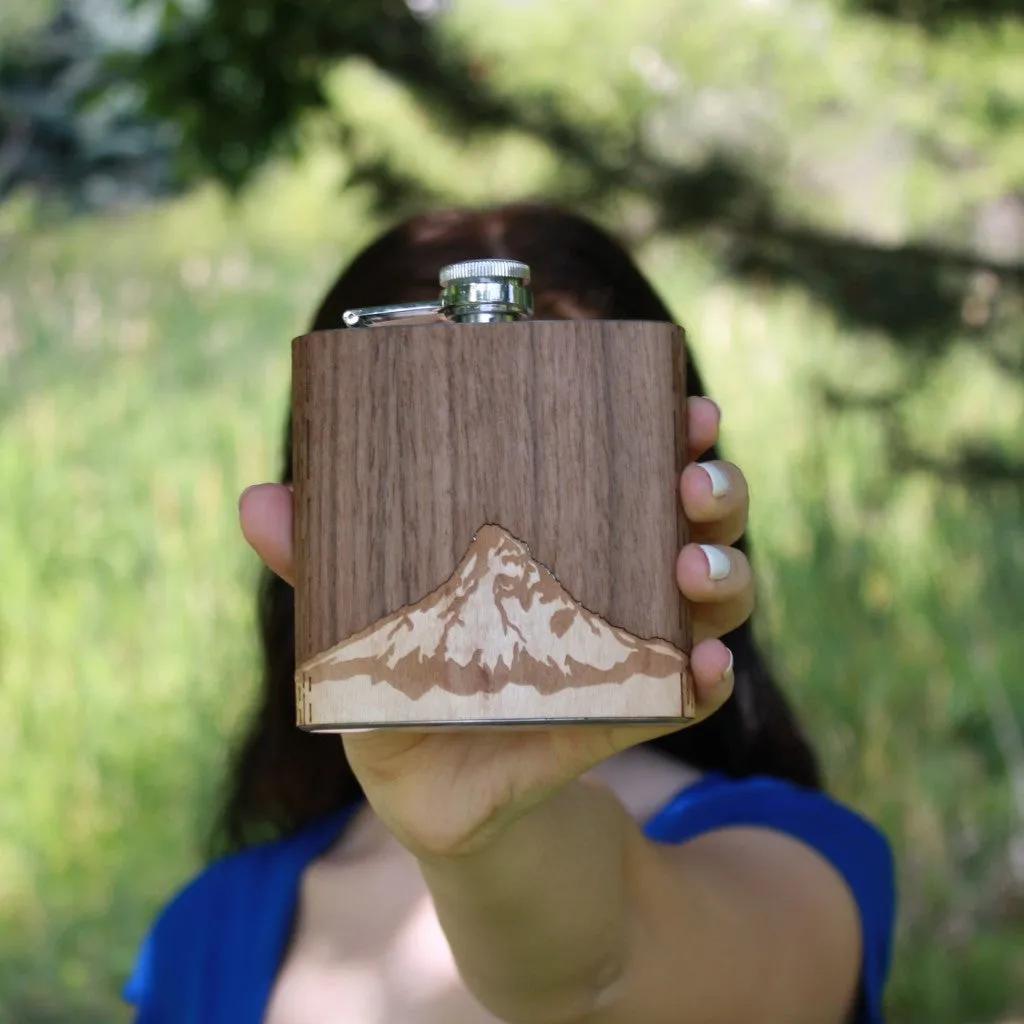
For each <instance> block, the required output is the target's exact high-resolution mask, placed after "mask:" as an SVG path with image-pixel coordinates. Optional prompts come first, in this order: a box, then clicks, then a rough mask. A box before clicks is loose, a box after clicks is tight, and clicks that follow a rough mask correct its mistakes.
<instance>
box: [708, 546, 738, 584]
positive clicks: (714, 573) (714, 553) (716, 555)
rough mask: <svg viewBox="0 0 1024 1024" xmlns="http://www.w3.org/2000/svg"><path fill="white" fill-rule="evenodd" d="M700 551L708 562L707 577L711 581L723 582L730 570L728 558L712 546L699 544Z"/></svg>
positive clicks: (730, 565)
mask: <svg viewBox="0 0 1024 1024" xmlns="http://www.w3.org/2000/svg"><path fill="white" fill-rule="evenodd" d="M700 549H701V551H703V552H704V557H705V558H707V560H708V576H710V577H711V579H713V580H724V579H725V577H726V576H728V575H729V572H730V571H731V569H732V562H731V561H730V559H729V556H728V555H727V554H726V553H725V552H724V551H723V550H722V549H721V548H719V547H715V545H714V544H701V545H700Z"/></svg>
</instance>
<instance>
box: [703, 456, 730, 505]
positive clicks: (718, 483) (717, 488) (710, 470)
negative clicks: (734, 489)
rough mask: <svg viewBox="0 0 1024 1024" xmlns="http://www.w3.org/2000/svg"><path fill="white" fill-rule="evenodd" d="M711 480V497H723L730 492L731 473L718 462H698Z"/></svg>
mask: <svg viewBox="0 0 1024 1024" xmlns="http://www.w3.org/2000/svg"><path fill="white" fill-rule="evenodd" d="M697 465H698V466H699V467H700V468H701V469H703V470H704V472H705V473H707V476H708V479H709V480H710V481H711V497H712V498H721V497H722V496H723V495H725V494H728V493H729V474H728V473H726V471H725V470H724V469H722V467H721V466H720V465H718V463H717V462H698V463H697Z"/></svg>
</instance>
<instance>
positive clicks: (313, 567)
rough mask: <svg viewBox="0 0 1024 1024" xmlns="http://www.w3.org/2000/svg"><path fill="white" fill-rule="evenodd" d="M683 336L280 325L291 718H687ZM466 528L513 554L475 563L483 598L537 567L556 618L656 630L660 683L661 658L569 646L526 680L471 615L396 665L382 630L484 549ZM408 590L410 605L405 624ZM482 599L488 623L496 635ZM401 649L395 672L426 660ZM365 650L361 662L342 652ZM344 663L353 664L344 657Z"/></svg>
mask: <svg viewBox="0 0 1024 1024" xmlns="http://www.w3.org/2000/svg"><path fill="white" fill-rule="evenodd" d="M683 345H684V338H683V333H682V331H681V329H679V328H678V327H675V326H674V325H671V324H663V323H653V322H625V321H614V322H610V321H550V322H546V321H526V322H521V323H515V324H488V325H469V324H432V325H428V326H424V325H420V326H411V327H378V328H368V329H361V330H343V331H328V332H318V333H314V334H308V335H304V336H303V337H301V338H297V339H296V340H295V342H294V343H293V350H292V351H293V418H294V427H293V444H294V451H293V457H294V488H295V507H296V522H295V545H296V573H297V579H296V658H297V664H298V666H299V670H298V671H297V673H296V685H297V696H298V697H299V713H298V719H299V723H300V724H301V725H303V726H304V727H307V728H327V727H332V726H341V725H362V724H373V725H380V724H416V723H427V722H429V723H433V724H445V723H448V722H460V721H461V722H466V721H474V722H477V721H480V722H488V721H494V722H504V721H528V720H529V721H543V720H552V719H573V720H575V719H579V718H587V719H595V718H597V719H606V718H612V719H621V718H636V719H650V718H687V717H690V716H691V715H692V713H693V694H692V688H691V685H690V680H689V673H688V671H687V668H686V664H687V663H686V657H685V655H686V654H687V653H688V652H689V649H690V624H689V615H688V606H687V604H686V602H685V601H683V600H682V598H681V597H680V594H679V591H678V588H677V586H676V583H675V562H676V556H677V554H678V551H679V548H680V547H681V546H682V544H683V543H685V541H686V538H687V534H688V531H687V524H686V522H685V519H684V517H683V515H682V510H681V507H680V502H679V495H678V481H679V474H680V473H681V472H682V469H683V466H684V465H685V461H686V438H685V427H686V416H685V394H686V389H685V379H684V372H685V359H684V350H683ZM489 526H493V527H495V528H497V529H496V532H495V531H492V532H491V533H488V532H487V528H488V527H489ZM481 536H483V537H490V538H491V539H492V540H493V541H494V544H498V545H499V546H500V544H505V545H506V547H505V555H506V556H509V557H512V556H510V555H509V551H511V550H512V549H515V552H514V554H515V557H514V558H513V559H512V561H513V562H515V564H516V565H518V566H520V567H519V568H517V569H516V570H515V571H514V572H513V573H512V574H511V576H510V572H509V570H508V568H507V565H506V566H505V568H503V569H502V570H501V571H500V572H497V573H492V574H491V576H490V577H489V578H488V581H487V587H489V588H490V590H489V592H493V593H498V592H499V591H498V590H495V589H494V586H495V581H496V580H498V581H499V582H500V581H501V580H505V583H503V584H502V586H505V587H506V589H507V585H508V580H509V579H511V578H513V577H515V578H519V577H522V578H523V579H525V578H527V577H529V578H530V579H533V580H535V581H536V580H537V579H540V578H541V577H543V576H545V574H547V575H549V576H550V578H551V583H552V584H554V586H555V587H556V588H557V589H558V592H559V595H560V596H559V597H558V601H559V602H561V605H563V606H565V607H562V608H561V611H562V614H563V616H564V615H567V614H569V613H570V612H569V611H566V608H568V609H569V610H570V611H571V610H575V611H576V612H577V613H579V612H586V613H589V614H590V615H591V616H593V617H595V621H599V622H600V623H601V624H603V626H605V627H607V628H608V629H610V630H611V631H613V632H615V633H616V635H617V636H619V637H620V639H621V638H624V637H626V636H627V635H628V636H630V637H632V638H634V639H635V640H639V641H661V642H662V643H661V644H658V645H655V646H657V647H658V648H666V647H667V648H671V649H674V651H675V652H676V654H677V655H678V657H679V662H678V665H679V670H678V681H677V682H672V673H671V672H669V673H668V674H667V675H666V671H667V670H665V671H663V670H664V668H665V666H664V664H662V665H661V668H659V669H657V670H656V671H653V672H647V671H646V670H644V671H640V672H639V673H634V674H633V677H631V678H632V681H630V679H627V678H625V677H623V678H612V676H609V675H608V674H607V673H605V676H604V677H602V679H601V680H600V681H599V680H598V676H595V675H594V674H593V673H590V674H588V673H587V672H586V671H582V670H581V669H580V663H579V658H578V657H575V656H574V657H575V660H576V662H577V665H576V668H575V669H574V670H573V672H574V673H575V674H573V673H572V672H570V673H568V674H566V673H562V675H561V677H560V679H559V680H558V682H557V684H556V683H550V684H549V685H547V684H544V683H543V682H542V681H541V678H540V675H539V674H538V671H534V672H533V675H532V676H531V675H529V673H526V675H525V676H524V675H523V673H522V672H519V673H518V674H516V673H512V674H511V675H509V673H508V672H505V673H504V674H502V672H501V671H500V670H498V669H497V668H496V666H497V664H498V662H499V661H501V659H500V658H497V657H496V655H495V652H496V651H497V650H498V648H499V647H501V645H502V643H503V642H504V641H503V640H502V639H501V638H500V637H498V636H497V634H495V635H493V636H492V637H491V638H490V639H487V637H488V634H486V632H480V629H482V628H483V627H482V626H480V627H479V628H477V629H476V632H473V631H470V633H471V634H472V637H475V639H471V638H469V634H467V635H466V636H463V637H462V639H461V640H460V641H459V643H460V644H461V645H462V646H461V647H460V648H459V651H460V653H458V654H457V655H451V656H450V657H448V659H447V660H448V662H449V663H451V664H450V666H449V669H448V670H446V671H444V672H441V671H438V672H437V679H436V683H435V684H434V685H432V686H431V685H426V684H424V682H423V679H424V678H426V677H425V676H424V675H423V674H422V673H421V675H420V676H419V677H418V678H419V679H420V681H419V682H415V681H414V680H413V678H412V676H411V675H410V674H409V672H408V671H404V670H402V671H399V670H397V669H396V665H397V661H396V657H397V656H396V655H395V654H394V651H393V650H391V649H390V648H388V646H387V644H386V643H385V642H384V639H385V637H386V635H387V630H389V629H393V628H394V626H395V623H396V622H398V621H400V620H402V619H403V617H404V620H405V621H407V622H409V621H414V620H415V621H416V622H418V623H419V624H420V625H419V626H417V629H420V630H421V632H423V636H424V637H426V635H427V633H429V629H428V628H427V626H426V622H427V619H426V618H424V617H423V614H422V613H424V612H425V610H426V608H427V607H428V606H429V607H434V606H435V605H436V602H437V600H438V595H442V596H443V595H444V594H445V593H447V594H448V595H449V598H450V597H451V594H453V593H456V591H457V590H458V586H459V585H460V584H465V582H466V579H467V577H468V576H471V575H472V573H473V571H474V570H473V568H472V566H473V564H474V562H473V559H474V558H476V559H477V562H478V563H479V561H480V558H481V556H482V555H483V554H485V553H483V552H482V551H481V550H480V545H479V538H480V537H481ZM474 545H476V548H474ZM508 545H511V548H509V547H508ZM491 546H492V547H493V545H491ZM474 552H475V554H474ZM492 554H493V552H492ZM503 557H504V556H503ZM516 559H519V561H516ZM484 561H486V557H485V558H484ZM496 564H497V563H496ZM522 566H526V568H522ZM516 574H519V576H517V575H516ZM523 574H525V575H523ZM517 585H518V584H517ZM446 587H447V590H446V589H445V588H446ZM524 593H525V591H524ZM551 593H554V591H551ZM431 602H434V604H431ZM499 603H500V602H499ZM519 603H520V605H522V599H521V598H520V599H519ZM543 603H544V602H543V601H542V602H541V604H543ZM556 603H557V602H556ZM417 606H418V607H419V612H420V613H421V614H420V616H419V618H416V617H415V616H413V618H412V619H410V615H411V614H412V612H414V611H416V610H417ZM491 606H492V608H493V607H496V605H495V604H494V602H491ZM481 607H482V606H481ZM555 610H558V609H555ZM548 611H551V609H550V608H549V609H548ZM474 614H475V615H476V618H475V619H474V621H480V614H482V613H474ZM502 614H504V619H502V618H501V615H499V619H498V620H496V621H500V622H501V623H503V624H502V626H501V629H504V630H506V632H507V630H508V629H509V628H511V627H509V625H508V621H507V619H508V615H507V614H505V613H502ZM435 618H436V616H435ZM531 621H532V620H531ZM520 627H522V624H520ZM409 628H410V627H409V626H408V625H406V626H405V627H403V629H404V630H405V631H406V632H408V629H409ZM430 628H434V629H436V628H437V627H436V623H434V625H432V626H431V627H430ZM530 630H533V626H531V627H530ZM463 632H465V631H463ZM528 633H529V636H530V637H532V639H530V640H528V641H527V640H520V641H519V645H518V649H523V650H525V651H526V652H527V653H530V654H531V655H533V656H534V660H535V661H537V663H538V664H540V663H541V662H543V661H544V658H545V657H546V658H547V659H548V660H549V661H550V660H551V657H552V651H551V650H549V649H548V648H547V647H545V644H546V643H547V641H545V640H543V639H539V637H541V634H540V633H537V632H536V630H533V632H530V631H529V630H528ZM446 636H447V637H448V638H449V639H450V638H451V633H450V630H449V633H448V634H446ZM406 639H408V637H406ZM357 640H358V641H359V642H360V643H361V644H362V647H357V646H353V644H354V643H355V642H356V641H357ZM482 640H486V642H481V641H482ZM505 640H507V637H505ZM478 642H480V648H479V650H477V651H476V661H477V662H478V663H479V664H485V665H488V666H490V669H489V670H488V671H487V672H483V673H481V672H475V673H474V674H471V676H467V675H466V674H465V672H460V671H456V668H457V664H456V663H458V664H461V663H463V662H465V661H466V657H467V654H466V652H467V650H468V648H467V644H468V645H469V646H470V647H471V646H472V644H473V643H478ZM599 647H600V645H597V646H595V647H594V648H593V649H592V650H591V652H590V654H588V655H587V656H586V658H585V659H584V660H587V659H589V660H590V661H592V662H593V665H592V666H591V667H595V666H599V665H600V664H601V662H602V657H603V658H604V660H605V661H606V662H607V660H608V658H610V657H611V655H610V654H608V652H607V651H606V652H605V654H604V655H602V654H601V653H600V650H599ZM492 648H493V649H492ZM641 648H642V649H644V650H647V651H648V654H650V652H651V651H652V650H653V649H654V648H653V647H652V646H651V645H648V646H647V647H646V648H644V647H643V645H642V644H641ZM345 649H347V651H348V654H341V653H340V652H342V651H343V650H345ZM389 650H390V651H391V652H390V653H389ZM446 650H454V648H452V647H450V646H449V648H446ZM360 651H361V652H362V653H361V654H359V652H360ZM417 651H418V653H417V654H416V656H415V657H414V658H413V659H412V661H407V662H406V667H407V668H408V666H409V665H412V664H413V663H414V662H416V663H421V662H424V661H426V660H429V659H431V658H434V662H433V665H434V669H435V670H437V666H438V664H440V663H439V662H438V661H437V655H438V651H437V648H436V645H435V647H434V648H432V649H430V648H429V645H428V644H426V641H425V640H424V643H421V644H419V646H418V647H417ZM368 652H371V653H372V656H373V658H375V659H376V661H375V662H374V663H373V666H370V664H369V663H368V662H366V661H365V660H364V661H362V662H360V661H359V658H365V657H366V656H368ZM545 652H546V653H545ZM471 653H472V652H471ZM555 653H556V654H557V653H558V652H555ZM561 654H562V655H565V654H566V652H565V651H562V652H561ZM327 655H331V656H332V657H333V662H332V664H333V666H334V667H333V669H331V670H330V671H328V670H327V668H326V665H327V663H328V661H329V659H326V660H325V658H326V656H327ZM382 659H383V660H382ZM389 659H390V660H389ZM507 660H508V659H507V658H506V660H505V662H502V663H503V664H505V663H506V662H507ZM556 660H557V657H556ZM563 660H564V659H563ZM655 660H656V659H655ZM343 663H344V664H343ZM357 664H358V666H361V669H367V671H355V669H354V668H353V666H354V665H357ZM382 666H386V671H385V670H383V669H382ZM452 666H455V667H452ZM506 667H508V666H507V664H506ZM605 667H607V665H606V666H605ZM424 668H425V666H424ZM613 675H614V673H613ZM469 678H472V679H473V680H475V681H474V682H473V683H472V684H470V683H468V682H467V680H468V679H469ZM524 678H528V682H526V683H524V682H523V680H524ZM430 679H433V675H431V676H430ZM645 680H646V681H645Z"/></svg>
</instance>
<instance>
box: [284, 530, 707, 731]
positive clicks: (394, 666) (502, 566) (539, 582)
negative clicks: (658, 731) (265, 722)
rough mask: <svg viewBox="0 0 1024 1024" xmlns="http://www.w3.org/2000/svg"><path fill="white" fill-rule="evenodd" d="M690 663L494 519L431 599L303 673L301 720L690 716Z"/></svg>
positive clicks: (356, 722)
mask: <svg viewBox="0 0 1024 1024" xmlns="http://www.w3.org/2000/svg"><path fill="white" fill-rule="evenodd" d="M686 664H687V663H686V658H685V656H684V655H683V654H682V653H681V652H680V651H679V650H677V649H676V648H675V647H674V646H673V645H672V644H670V643H668V642H666V641H664V640H659V639H654V640H644V639H640V638H638V637H635V636H633V635H632V634H630V633H628V632H626V631H625V630H623V629H619V628H618V627H616V626H612V625H610V624H609V623H607V622H605V621H604V620H603V619H602V618H600V617H599V616H597V615H595V614H593V613H592V612H590V611H588V610H587V609H586V608H584V607H582V606H581V605H580V604H579V603H578V602H576V601H575V600H574V599H573V597H572V596H571V595H570V594H569V593H568V592H567V591H566V589H565V588H564V587H563V586H562V585H561V584H560V583H559V581H558V580H556V579H555V577H554V576H553V575H552V574H551V573H550V572H549V571H548V570H547V569H546V568H545V567H544V566H542V565H540V564H539V563H538V562H536V561H535V560H534V559H533V558H532V557H531V555H530V551H529V548H528V547H527V546H526V545H525V544H524V543H523V542H522V541H519V540H517V539H516V538H515V537H513V536H511V535H510V534H509V533H508V532H506V531H505V530H504V529H502V528H501V527H500V526H494V525H487V526H484V527H482V528H481V529H480V530H479V531H478V533H477V534H476V536H475V537H474V539H473V542H472V544H471V545H470V547H469V549H468V551H467V552H466V554H465V555H464V556H463V558H462V560H461V562H460V563H459V565H458V567H457V568H456V570H455V572H454V573H453V574H452V576H451V577H450V578H449V579H448V580H447V581H446V582H445V583H443V584H442V585H441V586H440V587H438V588H437V589H436V590H435V591H433V592H432V593H430V594H428V595H427V596H426V597H425V598H423V600H422V601H420V602H418V603H417V604H415V605H412V606H409V607H405V608H402V609H400V610H399V611H397V612H395V613H394V614H392V615H389V616H387V617H386V618H384V619H381V620H380V621H379V622H376V623H374V625H372V626H370V627H369V628H368V629H365V630H363V631H362V632H360V633H358V634H356V635H355V636H352V637H349V638H348V639H346V640H343V641H342V642H341V643H339V644H336V645H335V646H334V647H332V648H331V649H330V650H328V651H326V652H324V653H323V654H321V655H318V656H317V657H315V658H312V659H310V660H309V661H307V662H306V663H305V664H304V665H302V666H301V667H300V668H299V670H298V672H297V673H296V696H297V705H298V722H299V725H300V726H304V727H309V728H314V729H330V728H332V727H333V728H342V727H345V726H353V727H360V726H363V727H365V726H370V725H375V724H381V725H383V724H400V723H401V724H409V725H413V724H416V723H424V724H431V723H439V722H451V721H453V720H454V721H456V722H459V721H471V720H482V719H498V720H500V721H507V722H511V721H524V722H525V721H535V720H543V719H546V718H586V719H601V720H604V719H616V718H637V717H645V718H650V717H658V718H660V717H665V718H680V717H683V715H684V713H686V712H688V710H689V709H686V711H684V708H683V689H684V687H683V678H684V673H685V671H686ZM652 709H653V711H652ZM641 712H642V713H641Z"/></svg>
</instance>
